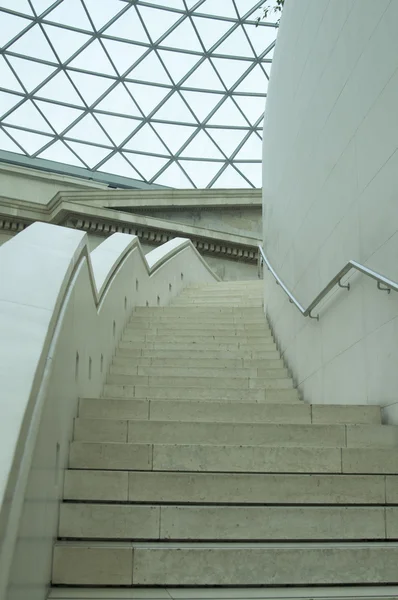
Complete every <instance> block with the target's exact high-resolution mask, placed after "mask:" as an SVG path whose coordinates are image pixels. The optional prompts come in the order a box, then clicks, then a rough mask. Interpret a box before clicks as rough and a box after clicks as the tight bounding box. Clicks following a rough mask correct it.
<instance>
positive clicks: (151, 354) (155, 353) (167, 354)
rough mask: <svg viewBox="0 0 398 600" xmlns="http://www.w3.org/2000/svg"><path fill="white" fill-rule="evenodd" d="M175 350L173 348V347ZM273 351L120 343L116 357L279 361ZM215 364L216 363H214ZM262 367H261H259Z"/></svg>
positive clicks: (278, 356)
mask: <svg viewBox="0 0 398 600" xmlns="http://www.w3.org/2000/svg"><path fill="white" fill-rule="evenodd" d="M171 348H173V346H171ZM271 348H273V349H271V350H265V351H262V350H249V349H246V348H239V349H238V350H237V349H233V350H228V349H224V348H218V349H214V350H208V349H204V350H198V349H196V348H194V347H192V349H190V350H187V349H183V350H178V349H177V350H176V349H170V348H169V347H168V348H167V349H159V348H157V349H154V348H142V347H141V346H139V345H138V344H137V347H131V346H130V344H129V343H127V342H126V343H125V344H123V343H119V347H118V349H117V350H116V356H124V357H140V356H142V357H144V358H145V357H146V358H191V359H201V358H205V359H207V360H208V359H221V360H223V359H233V360H248V359H253V360H256V361H260V360H261V359H265V360H278V359H280V354H279V352H277V350H276V346H275V345H274V346H273V347H271ZM213 364H214V362H213ZM259 366H261V365H259Z"/></svg>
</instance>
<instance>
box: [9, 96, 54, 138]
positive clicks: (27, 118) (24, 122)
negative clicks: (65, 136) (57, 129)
mask: <svg viewBox="0 0 398 600" xmlns="http://www.w3.org/2000/svg"><path fill="white" fill-rule="evenodd" d="M4 122H5V123H8V124H10V125H19V127H27V128H28V129H36V130H37V131H43V132H45V133H53V131H52V130H51V128H50V127H49V126H48V124H47V122H46V121H45V120H44V119H43V117H42V116H41V114H40V113H39V111H38V110H37V108H36V107H35V105H34V104H33V102H32V101H31V100H26V102H24V103H23V104H21V106H18V108H16V109H15V110H14V111H13V112H12V113H11V114H9V115H8V117H6V118H5V120H4Z"/></svg>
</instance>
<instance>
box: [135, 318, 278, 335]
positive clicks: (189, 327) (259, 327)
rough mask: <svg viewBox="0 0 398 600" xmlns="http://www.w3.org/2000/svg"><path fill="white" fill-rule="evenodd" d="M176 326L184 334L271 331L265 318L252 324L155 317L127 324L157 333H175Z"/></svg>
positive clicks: (142, 330) (228, 333) (235, 333)
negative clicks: (191, 332)
mask: <svg viewBox="0 0 398 600" xmlns="http://www.w3.org/2000/svg"><path fill="white" fill-rule="evenodd" d="M176 328H178V331H180V332H182V333H184V334H185V333H186V332H190V331H193V332H195V334H196V333H198V332H199V333H201V334H203V335H205V334H206V335H207V334H211V333H212V332H213V331H214V330H215V329H216V330H217V332H220V333H221V335H230V334H232V333H234V335H237V334H239V333H242V334H244V333H245V332H247V333H250V334H255V333H256V332H259V335H260V333H269V332H270V329H269V327H268V325H267V324H266V322H265V319H262V320H261V321H257V322H254V323H252V324H246V323H241V322H239V321H231V322H220V319H215V320H214V321H208V322H205V321H203V320H201V321H200V323H198V321H197V320H196V319H190V320H188V319H187V320H186V321H183V319H174V320H171V319H165V320H164V321H155V319H150V320H149V321H147V320H138V319H136V320H133V321H130V322H129V324H128V326H127V329H132V330H138V331H141V332H145V331H154V332H157V333H162V332H164V331H166V332H168V331H170V330H171V331H172V332H174V333H175V331H176ZM199 328H200V329H199Z"/></svg>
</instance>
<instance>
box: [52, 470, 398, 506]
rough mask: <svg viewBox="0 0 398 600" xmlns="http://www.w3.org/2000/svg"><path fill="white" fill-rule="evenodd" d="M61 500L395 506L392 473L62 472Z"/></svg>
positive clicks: (396, 481) (397, 497) (397, 490)
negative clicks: (62, 490)
mask: <svg viewBox="0 0 398 600" xmlns="http://www.w3.org/2000/svg"><path fill="white" fill-rule="evenodd" d="M64 499H65V500H87V501H98V502H144V503H148V502H152V503H169V504H172V503H180V504H199V503H203V504H253V505H256V504H260V505H266V504H271V505H273V504H288V505H295V504H329V505H330V504H339V505H347V506H348V505H353V504H361V505H366V504H374V505H377V504H380V505H384V504H385V503H387V504H397V503H398V476H393V475H388V476H384V475H316V474H313V475H289V474H283V475H262V474H257V473H248V474H246V473H190V472H186V473H173V472H155V471H148V472H145V471H130V472H128V471H101V470H98V471H91V470H73V469H68V470H67V471H66V472H65V485H64Z"/></svg>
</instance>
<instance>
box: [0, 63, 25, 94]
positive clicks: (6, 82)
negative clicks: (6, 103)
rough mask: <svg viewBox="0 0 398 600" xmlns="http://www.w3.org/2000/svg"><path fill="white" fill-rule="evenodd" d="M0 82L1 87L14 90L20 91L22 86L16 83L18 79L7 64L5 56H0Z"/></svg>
mask: <svg viewBox="0 0 398 600" xmlns="http://www.w3.org/2000/svg"><path fill="white" fill-rule="evenodd" d="M0 82H1V84H0V85H1V87H2V88H5V89H7V90H13V91H15V92H22V87H21V86H20V85H19V83H18V79H17V78H16V77H15V75H14V73H13V72H12V71H11V69H10V67H9V66H8V64H7V62H6V60H5V58H4V57H3V56H0Z"/></svg>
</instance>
